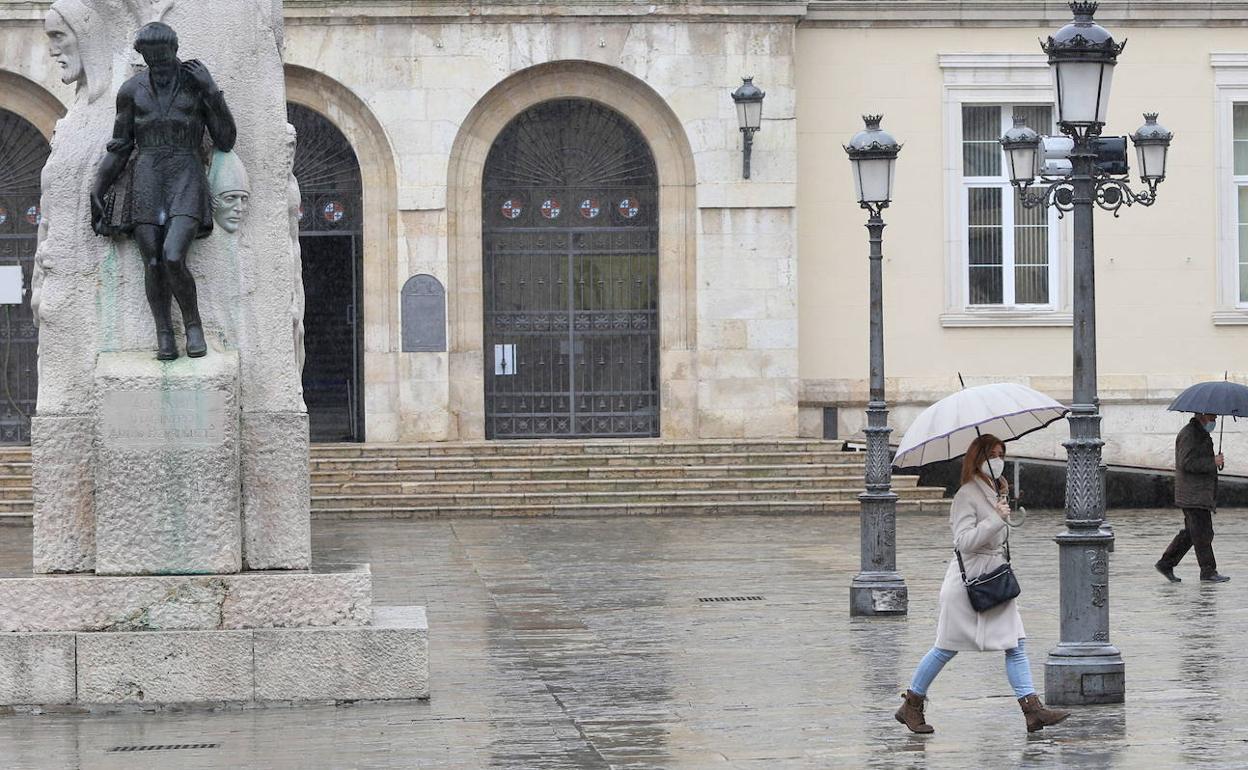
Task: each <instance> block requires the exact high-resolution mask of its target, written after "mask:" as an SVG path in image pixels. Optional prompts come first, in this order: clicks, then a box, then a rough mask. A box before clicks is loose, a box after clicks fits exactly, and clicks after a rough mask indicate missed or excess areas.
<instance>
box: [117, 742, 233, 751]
mask: <svg viewBox="0 0 1248 770" xmlns="http://www.w3.org/2000/svg"><path fill="white" fill-rule="evenodd" d="M219 748H221V744H219V743H157V744H151V745H147V746H114V747H112V748H111V749H109V751H177V750H178V749H219Z"/></svg>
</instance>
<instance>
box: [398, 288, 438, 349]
mask: <svg viewBox="0 0 1248 770" xmlns="http://www.w3.org/2000/svg"><path fill="white" fill-rule="evenodd" d="M402 296H403V352H405V353H441V352H444V351H445V350H446V289H445V288H443V286H442V282H441V281H439V280H438V279H437V278H434V277H433V276H432V275H426V274H423V273H422V274H420V275H413V276H412V277H411V278H408V279H407V283H405V284H403V293H402Z"/></svg>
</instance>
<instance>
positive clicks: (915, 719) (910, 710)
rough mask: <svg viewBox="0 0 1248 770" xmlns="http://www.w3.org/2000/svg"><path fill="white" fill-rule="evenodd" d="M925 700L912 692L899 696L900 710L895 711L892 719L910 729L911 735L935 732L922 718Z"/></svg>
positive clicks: (908, 691) (907, 691)
mask: <svg viewBox="0 0 1248 770" xmlns="http://www.w3.org/2000/svg"><path fill="white" fill-rule="evenodd" d="M926 700H927V698H926V697H924V696H922V695H919V694H918V693H917V692H915V691H914V690H906V691H905V692H904V693H902V695H901V708H899V709H897V713H896V714H893V717H894V718H895V719H896V720H897V721H898V722H901V723H902V724H903V725H905V726H906V727H908V728H910V732H912V733H932V732H936V728H935V727H932V726H931V725H929V724H928V723H927V720H926V719H924V718H923V702H924V701H926Z"/></svg>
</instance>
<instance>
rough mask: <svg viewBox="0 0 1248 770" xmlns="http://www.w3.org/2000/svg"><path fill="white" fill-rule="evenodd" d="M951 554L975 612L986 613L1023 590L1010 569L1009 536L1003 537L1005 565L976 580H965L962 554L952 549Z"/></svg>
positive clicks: (1007, 534)
mask: <svg viewBox="0 0 1248 770" xmlns="http://www.w3.org/2000/svg"><path fill="white" fill-rule="evenodd" d="M953 553H954V554H955V555H956V556H957V557H958V569H960V570H962V583H963V585H965V586H966V595H967V596H968V597H970V600H971V606H972V607H974V608H975V611H976V612H986V611H987V610H990V609H992V608H993V607H996V606H997V605H998V604H1004V603H1005V602H1008V601H1009V600H1010V599H1013V598H1014V597H1016V596H1018V595H1019V594H1020V593H1022V592H1023V589H1021V588H1019V587H1018V579H1017V578H1015V577H1014V570H1013V568H1011V567H1010V535H1009V533H1008V532H1007V533H1006V535H1005V564H1002V565H1001V566H1000V567H997V568H996V569H994V570H993V571H992V572H985V573H984V574H982V575H980V576H979V577H976V578H970V579H967V577H966V565H965V564H963V563H962V554H961V553H958V549H957V548H954V549H953Z"/></svg>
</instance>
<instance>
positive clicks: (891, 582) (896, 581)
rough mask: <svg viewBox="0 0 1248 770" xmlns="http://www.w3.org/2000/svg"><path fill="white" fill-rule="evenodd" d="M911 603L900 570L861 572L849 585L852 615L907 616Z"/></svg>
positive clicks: (850, 611)
mask: <svg viewBox="0 0 1248 770" xmlns="http://www.w3.org/2000/svg"><path fill="white" fill-rule="evenodd" d="M909 603H910V595H909V591H908V589H907V588H906V581H904V580H902V578H901V573H899V572H860V573H858V575H857V576H855V577H854V582H853V583H851V584H850V586H849V614H850V615H851V616H857V617H862V616H870V617H874V616H887V615H899V616H903V617H904V616H905V614H906V609H907V607H908V605H909Z"/></svg>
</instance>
